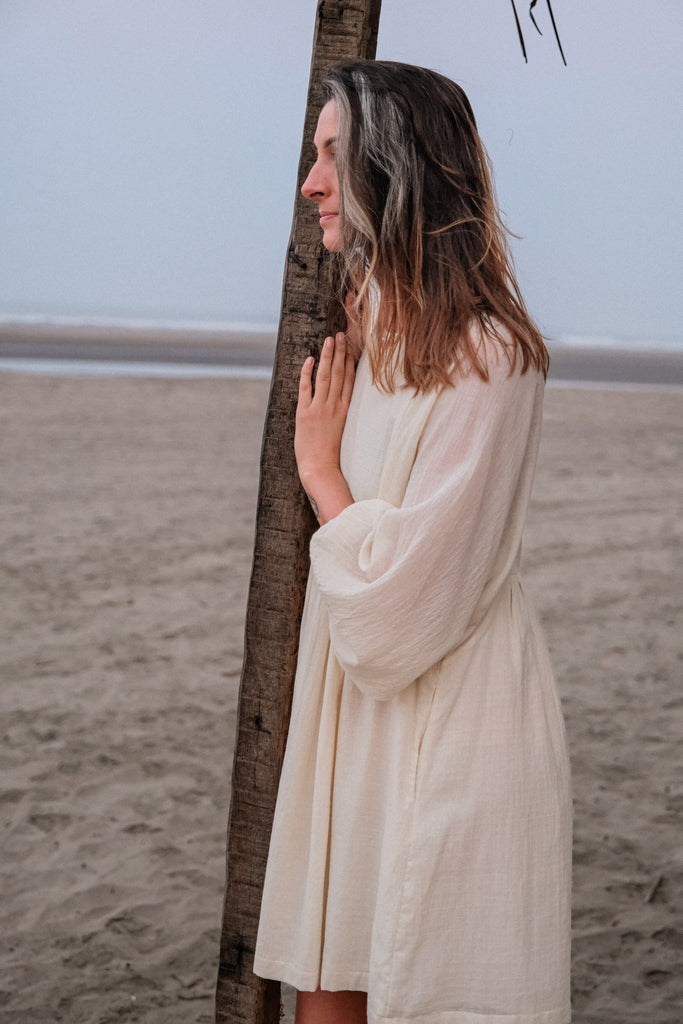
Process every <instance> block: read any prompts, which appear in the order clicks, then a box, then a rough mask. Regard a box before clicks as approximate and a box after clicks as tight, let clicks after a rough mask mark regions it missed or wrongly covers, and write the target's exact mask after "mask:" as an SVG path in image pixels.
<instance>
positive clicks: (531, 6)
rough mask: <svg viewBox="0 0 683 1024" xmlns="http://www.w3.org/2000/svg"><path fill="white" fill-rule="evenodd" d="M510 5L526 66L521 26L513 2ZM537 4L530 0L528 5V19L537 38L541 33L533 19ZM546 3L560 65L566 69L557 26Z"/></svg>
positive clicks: (512, 0) (549, 5)
mask: <svg viewBox="0 0 683 1024" xmlns="http://www.w3.org/2000/svg"><path fill="white" fill-rule="evenodd" d="M510 3H511V4H512V10H513V12H514V15H515V25H516V26H517V35H518V36H519V45H520V46H521V47H522V56H523V57H524V60H525V61H526V63H527V64H528V63H529V60H528V57H527V55H526V46H525V45H524V35H523V34H522V26H521V25H520V23H519V18H518V16H517V8H516V7H515V0H510ZM537 3H538V0H531V3H530V4H529V17H530V18H531V20H532V22H533V25H534V28H535V29H536V31H537V32H538V34H539V36H542V35H543V33H542V32H541V30H540V28H539V27H538V23H537V21H536V19H535V18H534V7H535V6H536V4H537ZM546 3H547V5H548V14H549V15H550V21H551V23H552V26H553V32H554V33H555V40H556V42H557V48H558V49H559V51H560V56H561V57H562V63H563V64H564V66H565V67H566V66H567V61H566V59H565V56H564V50H563V49H562V43H561V42H560V35H559V32H558V31H557V25H556V24H555V15H554V14H553V9H552V6H551V4H550V0H546Z"/></svg>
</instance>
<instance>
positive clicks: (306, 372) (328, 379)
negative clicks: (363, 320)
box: [299, 332, 355, 406]
mask: <svg viewBox="0 0 683 1024" xmlns="http://www.w3.org/2000/svg"><path fill="white" fill-rule="evenodd" d="M313 364H314V360H313V356H309V357H308V359H307V360H306V361H305V363H304V365H303V366H302V368H301V377H300V379H299V404H300V405H302V406H309V405H311V404H312V403H313V402H315V403H316V405H320V404H323V403H325V402H327V401H328V399H331V400H332V401H333V402H336V401H337V400H339V399H341V400H342V401H344V402H346V403H347V404H348V402H349V401H350V400H351V393H352V392H353V380H354V376H355V368H354V362H353V357H352V356H351V355H350V354H349V353H348V352H347V348H346V336H345V335H344V334H343V333H341V332H340V333H339V334H338V335H337V336H336V338H325V341H324V343H323V347H322V351H321V353H320V362H319V364H318V370H317V373H316V375H315V390H314V389H313Z"/></svg>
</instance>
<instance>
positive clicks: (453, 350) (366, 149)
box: [324, 60, 549, 391]
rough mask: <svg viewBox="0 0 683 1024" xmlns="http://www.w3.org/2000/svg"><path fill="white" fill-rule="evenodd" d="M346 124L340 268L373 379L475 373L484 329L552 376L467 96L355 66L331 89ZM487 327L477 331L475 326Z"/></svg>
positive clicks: (332, 79) (340, 150)
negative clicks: (516, 271)
mask: <svg viewBox="0 0 683 1024" xmlns="http://www.w3.org/2000/svg"><path fill="white" fill-rule="evenodd" d="M324 89H325V96H326V98H327V99H331V100H334V102H335V103H336V106H337V110H338V116H339V133H338V138H337V144H336V153H337V172H338V175H339V188H340V210H339V213H340V223H341V239H342V246H341V252H340V256H341V260H342V270H343V272H342V279H343V288H344V291H345V292H348V293H350V294H351V295H352V296H355V299H354V301H353V304H352V306H351V308H350V313H351V315H352V316H354V317H355V318H357V320H358V321H359V323H360V325H361V330H362V332H363V335H364V339H365V343H366V345H367V348H368V354H369V358H370V365H371V368H372V374H373V379H374V380H375V381H376V382H379V383H380V384H381V385H382V386H383V387H385V388H387V389H388V390H393V388H394V374H395V371H396V370H398V371H400V373H401V375H402V377H403V379H404V380H405V382H406V384H408V385H411V386H413V387H414V388H416V389H417V390H418V391H427V390H429V389H431V388H434V387H436V386H438V385H440V384H449V383H453V380H454V377H456V376H457V375H458V374H459V373H465V372H468V371H469V370H470V369H472V370H474V371H475V372H476V373H478V374H479V376H480V377H482V378H483V379H484V380H488V367H487V361H486V346H485V345H484V344H482V337H483V335H482V332H483V334H485V335H488V336H489V337H490V336H491V335H493V336H494V337H496V338H497V339H498V342H499V343H500V345H501V346H502V347H503V348H504V350H505V351H506V354H507V356H508V359H509V362H510V367H511V372H512V369H514V367H515V365H516V362H517V359H518V358H519V359H521V369H522V373H524V372H526V370H527V369H528V368H529V366H533V367H534V368H535V369H537V370H539V371H540V372H542V373H543V374H547V370H548V362H549V357H548V352H547V349H546V347H545V345H544V343H543V338H542V337H541V334H540V332H539V330H538V328H537V327H536V325H535V324H534V323H533V321H532V319H531V317H530V316H529V313H528V312H527V309H526V306H525V305H524V300H523V299H522V296H521V294H520V291H519V287H518V285H517V281H516V279H515V275H514V270H513V267H512V261H511V257H510V255H509V252H508V248H507V244H506V229H505V227H504V225H503V223H502V221H501V218H500V215H499V213H498V207H497V204H496V199H495V193H494V188H493V182H492V178H491V173H490V170H489V161H488V156H487V154H486V151H485V149H484V146H483V143H482V142H481V139H480V138H479V133H478V131H477V126H476V122H475V119H474V114H473V113H472V108H471V106H470V103H469V100H468V99H467V96H466V95H465V93H464V92H463V90H462V89H461V88H460V86H459V85H456V84H455V82H452V81H450V80H449V79H448V78H445V77H444V76H443V75H440V74H438V73H437V72H436V71H430V70H428V69H426V68H420V67H414V66H412V65H409V64H398V63H394V62H392V61H360V60H358V61H347V62H344V63H342V64H338V65H337V66H336V67H335V68H333V69H332V70H331V72H330V73H329V75H328V77H327V79H326V82H325V86H324ZM477 328H478V329H477Z"/></svg>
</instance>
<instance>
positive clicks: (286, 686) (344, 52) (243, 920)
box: [216, 0, 381, 1024]
mask: <svg viewBox="0 0 683 1024" xmlns="http://www.w3.org/2000/svg"><path fill="white" fill-rule="evenodd" d="M380 6H381V0H319V3H318V7H317V13H316V26H315V35H314V39H313V56H312V61H311V75H310V81H309V91H308V101H307V109H306V118H305V122H304V138H303V145H302V150H301V159H300V162H299V173H298V180H297V193H296V201H295V206H294V219H293V223H292V234H291V237H290V242H289V248H288V251H287V260H286V266H285V275H284V284H283V293H282V311H281V315H280V326H279V330H278V342H277V351H276V356H275V367H274V371H273V382H272V387H271V392H270V400H269V404H268V411H267V414H266V423H265V429H264V435H263V448H262V453H261V482H260V488H259V499H258V509H257V514H256V540H255V546H254V561H253V567H252V575H251V584H250V589H249V600H248V605H247V621H246V634H245V651H244V664H243V668H242V679H241V683H240V697H239V711H238V724H237V739H236V746H235V758H234V764H233V773H232V800H231V806H230V822H229V825H228V850H227V878H226V888H225V902H224V907H223V930H222V935H221V948H220V965H219V970H218V984H217V990H216V1022H217V1024H222V1022H229V1024H238V1022H244V1024H277V1021H278V1017H279V1003H280V998H279V997H280V986H279V983H277V982H265V981H262V980H261V979H260V978H257V977H256V975H254V974H253V971H252V967H253V959H254V946H255V941H256V929H257V924H258V917H259V910H260V905H261V892H262V887H263V878H264V874H265V865H266V858H267V854H268V843H269V840H270V831H271V825H272V819H273V811H274V808H275V797H276V794H277V786H278V780H279V777H280V770H281V766H282V757H283V753H284V748H285V741H286V738H287V727H288V723H289V714H290V709H291V702H292V688H293V683H294V671H295V667H296V656H297V647H298V639H299V622H300V619H301V611H302V607H303V600H304V593H305V587H306V580H307V576H308V544H309V540H310V537H311V533H312V530H313V525H314V522H313V517H312V514H311V513H310V510H309V509H308V505H307V501H306V498H305V496H304V494H303V491H302V489H301V486H300V484H299V479H298V476H297V472H296V463H295V460H294V444H293V441H294V413H295V409H296V399H297V392H298V379H299V372H300V368H301V365H302V363H303V361H304V359H305V358H306V356H307V355H309V354H311V353H313V354H317V353H318V352H319V348H320V343H321V341H322V339H323V337H324V336H325V335H326V334H327V333H333V331H334V330H335V329H339V328H340V327H341V326H342V325H343V319H342V317H343V313H342V310H341V308H340V306H339V304H338V303H337V302H336V301H334V302H333V301H332V294H333V289H332V286H331V281H330V275H329V273H328V270H327V261H326V259H325V257H324V252H323V248H322V244H321V241H320V227H319V225H318V215H317V212H316V209H315V207H314V204H313V203H311V202H310V201H307V200H305V199H303V197H302V196H301V193H300V191H299V190H300V188H301V185H302V184H303V181H304V178H305V177H306V174H307V172H308V168H309V167H310V165H311V163H312V162H313V159H314V150H313V144H312V140H313V135H314V133H315V126H316V122H317V117H318V113H319V110H320V97H319V86H320V82H321V81H322V79H323V77H324V75H325V72H326V71H327V69H328V68H329V67H330V66H331V65H332V64H334V63H336V62H337V61H339V60H341V59H343V58H344V57H374V55H375V49H376V44H377V29H378V25H379V13H380ZM282 884H283V885H287V879H286V878H283V879H282Z"/></svg>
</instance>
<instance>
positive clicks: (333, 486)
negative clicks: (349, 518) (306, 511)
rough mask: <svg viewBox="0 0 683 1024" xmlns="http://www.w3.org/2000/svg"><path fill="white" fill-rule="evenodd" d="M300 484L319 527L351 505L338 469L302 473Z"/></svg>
mask: <svg viewBox="0 0 683 1024" xmlns="http://www.w3.org/2000/svg"><path fill="white" fill-rule="evenodd" d="M301 484H302V486H303V489H304V491H305V492H306V496H307V497H308V500H309V501H310V503H311V508H312V509H313V514H314V515H315V518H316V519H317V520H318V523H319V524H320V526H323V525H324V524H325V523H328V522H329V521H330V519H334V518H335V516H338V515H339V513H340V512H343V510H344V509H345V508H348V506H349V505H352V504H353V495H352V494H351V491H350V490H349V485H348V484H347V482H346V480H345V479H344V476H343V474H342V472H341V470H340V469H334V468H331V469H327V470H318V471H316V472H315V473H303V474H301Z"/></svg>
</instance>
